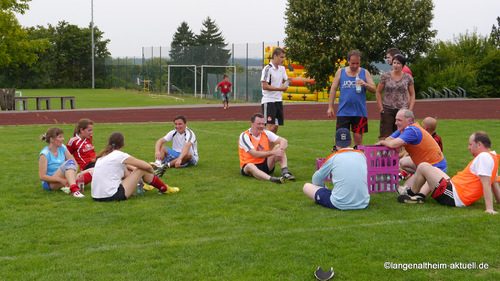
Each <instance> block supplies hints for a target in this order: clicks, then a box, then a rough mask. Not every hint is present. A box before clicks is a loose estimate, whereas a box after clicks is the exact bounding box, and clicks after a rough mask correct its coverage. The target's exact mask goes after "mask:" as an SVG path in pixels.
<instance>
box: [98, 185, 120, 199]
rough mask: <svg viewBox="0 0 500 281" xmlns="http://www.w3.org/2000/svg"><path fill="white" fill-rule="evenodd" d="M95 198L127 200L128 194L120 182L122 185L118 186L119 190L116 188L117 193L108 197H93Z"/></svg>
mask: <svg viewBox="0 0 500 281" xmlns="http://www.w3.org/2000/svg"><path fill="white" fill-rule="evenodd" d="M93 199H94V200H95V201H99V202H110V201H124V200H127V196H125V188H124V187H123V185H121V184H120V186H118V190H116V193H115V194H113V195H112V196H110V197H106V198H93Z"/></svg>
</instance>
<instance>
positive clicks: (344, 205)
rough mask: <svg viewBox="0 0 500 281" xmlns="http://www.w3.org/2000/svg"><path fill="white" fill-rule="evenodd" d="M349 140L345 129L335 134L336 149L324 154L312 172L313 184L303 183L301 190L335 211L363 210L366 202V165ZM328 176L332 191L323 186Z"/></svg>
mask: <svg viewBox="0 0 500 281" xmlns="http://www.w3.org/2000/svg"><path fill="white" fill-rule="evenodd" d="M351 143H352V139H351V134H350V132H349V129H346V128H340V129H338V130H337V132H336V133H335V146H336V148H337V152H335V153H333V154H331V155H330V156H328V158H326V159H325V162H323V165H322V166H321V168H319V170H317V171H316V173H314V175H313V178H312V181H313V183H312V184H311V183H306V184H305V185H304V188H303V190H304V193H305V194H306V195H307V196H309V197H310V198H311V199H313V200H314V201H315V202H316V203H317V204H319V205H321V206H323V207H327V208H331V209H338V210H352V209H365V208H366V207H367V206H368V203H369V202H370V194H369V193H368V184H367V175H368V167H367V164H366V156H365V154H364V153H363V152H362V151H359V150H355V149H352V148H349V146H350V145H351ZM330 174H331V175H332V182H333V186H334V188H333V190H330V189H328V188H326V187H325V184H324V180H325V178H326V177H327V176H328V175H330Z"/></svg>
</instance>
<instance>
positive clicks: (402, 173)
mask: <svg viewBox="0 0 500 281" xmlns="http://www.w3.org/2000/svg"><path fill="white" fill-rule="evenodd" d="M401 175H403V177H405V178H407V177H408V176H410V175H411V174H409V173H407V172H406V171H405V170H402V171H401Z"/></svg>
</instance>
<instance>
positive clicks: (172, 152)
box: [162, 146, 198, 167]
mask: <svg viewBox="0 0 500 281" xmlns="http://www.w3.org/2000/svg"><path fill="white" fill-rule="evenodd" d="M167 151H168V155H167V157H166V158H164V159H163V161H162V163H163V164H166V163H169V162H170V161H173V160H175V159H177V158H179V156H181V153H180V152H177V151H175V150H173V149H172V148H170V147H168V146H167ZM196 164H198V159H195V158H194V157H192V158H191V160H189V162H187V163H185V164H182V165H181V167H187V166H194V165H196Z"/></svg>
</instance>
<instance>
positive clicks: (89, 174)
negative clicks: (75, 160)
mask: <svg viewBox="0 0 500 281" xmlns="http://www.w3.org/2000/svg"><path fill="white" fill-rule="evenodd" d="M77 182H78V181H77ZM91 182H92V172H87V173H85V174H83V183H84V184H89V183H91Z"/></svg>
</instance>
